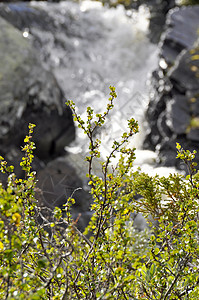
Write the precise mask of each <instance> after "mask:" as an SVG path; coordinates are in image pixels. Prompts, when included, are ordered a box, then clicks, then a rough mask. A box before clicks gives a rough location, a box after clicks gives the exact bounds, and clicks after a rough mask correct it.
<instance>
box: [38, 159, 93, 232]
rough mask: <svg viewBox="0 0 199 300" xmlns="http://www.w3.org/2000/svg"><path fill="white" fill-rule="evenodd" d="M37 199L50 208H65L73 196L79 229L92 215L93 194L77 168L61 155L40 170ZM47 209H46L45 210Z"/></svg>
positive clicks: (75, 216)
mask: <svg viewBox="0 0 199 300" xmlns="http://www.w3.org/2000/svg"><path fill="white" fill-rule="evenodd" d="M37 179H38V184H37V188H38V189H37V194H36V196H37V199H39V203H40V205H41V206H42V205H44V206H45V208H49V211H50V212H51V211H52V210H53V209H54V208H55V207H59V208H61V209H63V208H64V204H66V202H67V199H68V198H69V197H72V198H74V199H75V204H74V205H73V206H72V211H71V212H72V217H73V219H74V222H77V226H78V228H79V229H81V230H83V229H84V228H85V227H86V225H87V224H88V222H89V220H90V217H91V215H92V213H91V211H90V210H89V207H90V204H91V195H90V194H89V192H88V191H86V190H85V189H84V187H83V183H82V181H81V179H80V178H79V177H78V175H77V173H76V171H75V169H74V168H73V167H72V166H71V165H69V164H68V163H67V161H66V159H65V158H64V157H59V158H57V159H55V160H53V161H51V162H49V163H48V164H47V166H46V167H45V168H44V169H42V170H40V171H39V172H38V176H37ZM46 211H47V210H46V209H45V212H46Z"/></svg>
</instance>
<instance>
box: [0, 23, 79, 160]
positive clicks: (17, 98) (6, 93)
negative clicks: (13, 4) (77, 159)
mask: <svg viewBox="0 0 199 300" xmlns="http://www.w3.org/2000/svg"><path fill="white" fill-rule="evenodd" d="M0 28H1V31H0V90H1V94H0V151H1V152H2V151H4V152H6V149H7V148H9V149H10V147H12V146H15V147H17V148H19V147H20V146H21V145H22V144H23V139H24V137H25V135H26V134H27V131H28V129H27V127H28V123H29V122H31V123H34V124H36V129H35V133H34V141H35V143H36V146H37V150H36V155H37V156H38V157H39V158H40V159H44V160H48V159H50V158H51V157H53V156H57V155H59V154H60V153H61V152H62V151H63V149H64V146H66V145H67V144H69V143H70V142H71V141H72V140H73V139H74V137H75V128H74V124H73V119H72V112H71V110H70V109H69V108H68V107H66V105H65V104H64V97H63V94H62V92H61V90H60V88H59V86H58V84H57V81H56V80H55V78H54V76H53V75H52V73H51V72H49V71H46V70H45V69H44V68H43V67H42V63H41V61H40V60H39V58H38V54H37V52H36V51H35V50H34V49H33V47H32V43H31V41H30V40H29V39H26V38H24V37H23V35H22V32H20V31H19V30H17V29H16V28H14V27H13V26H12V25H11V24H9V23H8V22H7V21H5V20H4V19H2V18H0Z"/></svg>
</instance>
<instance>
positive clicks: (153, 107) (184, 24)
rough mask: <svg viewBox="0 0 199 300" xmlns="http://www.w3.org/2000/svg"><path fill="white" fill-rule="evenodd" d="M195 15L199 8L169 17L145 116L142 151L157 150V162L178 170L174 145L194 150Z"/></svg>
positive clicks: (197, 125)
mask: <svg viewBox="0 0 199 300" xmlns="http://www.w3.org/2000/svg"><path fill="white" fill-rule="evenodd" d="M198 15H199V6H194V7H183V8H181V9H175V10H173V11H172V13H170V15H169V18H168V21H167V24H168V26H169V29H168V30H167V31H166V33H165V34H164V35H163V36H162V38H161V39H162V44H161V46H162V48H161V50H160V63H159V68H158V69H157V70H156V71H155V72H154V73H153V76H152V80H151V83H152V86H153V87H152V91H151V93H150V103H149V107H148V110H147V113H146V119H147V121H148V125H149V129H148V132H147V136H146V138H145V142H144V148H147V147H148V148H149V149H151V148H153V149H154V150H157V151H158V153H159V162H160V163H162V164H163V165H166V166H177V167H179V168H181V164H180V163H179V161H177V160H176V142H180V143H181V144H182V147H184V148H185V149H189V150H190V151H191V150H193V149H195V150H198V144H197V142H198V141H199V71H198V70H199V40H198V36H197V29H198V28H199V18H198ZM183 28H186V29H183ZM198 161H199V158H198Z"/></svg>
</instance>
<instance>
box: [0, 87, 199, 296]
mask: <svg viewBox="0 0 199 300" xmlns="http://www.w3.org/2000/svg"><path fill="white" fill-rule="evenodd" d="M110 89H111V92H110V98H109V101H108V104H107V107H106V109H105V112H104V113H102V114H95V113H94V111H93V109H92V108H90V107H88V109H87V121H86V122H85V121H83V120H82V119H81V117H80V116H79V115H78V114H77V113H76V111H75V105H74V103H73V102H71V101H70V102H68V105H70V107H71V109H72V110H73V114H74V119H75V120H76V121H77V122H78V124H79V127H80V128H82V130H83V131H84V133H85V134H86V135H87V136H88V139H89V142H90V145H89V151H90V153H89V155H88V156H87V157H86V160H87V161H88V175H87V176H88V178H89V185H90V187H91V195H92V196H93V204H92V206H91V210H92V211H93V216H92V218H91V221H90V224H89V225H88V227H87V228H86V229H85V232H84V233H82V232H80V231H79V230H78V229H77V228H76V225H75V223H74V222H73V220H72V217H71V213H70V210H71V205H72V204H73V203H74V200H73V199H71V198H69V199H66V204H65V206H64V209H63V211H61V210H60V209H59V208H55V210H54V211H53V212H52V215H51V218H49V219H48V220H47V219H46V218H45V217H44V215H43V210H42V208H41V207H40V206H39V205H38V203H37V199H35V195H34V190H35V184H36V177H35V173H34V172H31V163H32V159H33V153H32V152H33V150H34V143H33V142H32V141H31V138H32V133H33V125H32V124H30V125H29V135H28V136H27V137H26V138H25V146H24V148H23V151H25V155H24V158H23V160H22V163H21V166H22V168H23V169H24V171H25V179H18V178H16V176H15V175H14V170H13V167H12V166H7V163H6V162H5V160H4V159H3V158H2V157H1V171H2V172H6V173H8V185H7V187H3V186H2V185H0V229H1V230H0V263H1V268H0V299H9V300H11V299H13V300H18V299H23V300H26V299H38V300H40V299H49V300H53V299H61V300H65V299H71V300H73V299H81V300H82V299H90V300H93V299H96V300H99V299H103V300H106V299H118V300H119V299H121V300H122V299H129V300H130V299H154V300H157V299H159V300H164V299H165V300H166V299H184V300H185V299H191V300H196V299H199V287H198V282H199V272H198V271H199V263H198V262H199V261H198V260H199V241H198V210H199V208H198V199H199V193H198V189H199V181H198V179H199V176H198V175H197V174H196V175H194V174H195V173H196V170H195V164H194V163H193V159H194V156H195V152H194V153H191V152H189V151H184V150H183V149H181V147H180V145H177V151H178V157H179V158H180V159H182V160H183V161H184V162H185V163H186V164H187V167H188V170H189V175H188V176H187V177H186V178H184V177H183V176H181V175H177V174H175V175H170V176H169V178H165V177H158V176H155V177H151V176H149V175H147V174H143V173H141V172H139V171H134V170H133V161H134V158H135V155H134V149H131V148H126V147H125V146H126V144H127V142H128V141H129V139H130V138H131V136H133V135H134V134H136V132H137V131H138V125H137V122H136V121H135V120H134V119H130V120H129V123H128V124H129V130H128V132H126V133H123V134H122V136H121V138H120V139H119V138H118V140H117V141H114V143H113V147H112V151H111V152H110V154H109V155H108V156H107V159H106V161H104V162H102V173H101V176H97V175H96V174H94V173H93V168H92V166H93V162H94V160H95V159H96V158H98V159H99V158H100V155H101V153H100V144H101V141H100V140H99V139H97V137H96V136H95V134H94V131H95V129H96V128H98V127H101V126H102V125H103V124H104V122H105V121H106V116H107V115H108V114H109V112H110V110H111V109H112V108H113V102H114V99H115V98H116V97H117V95H116V93H115V89H114V88H113V87H111V88H110ZM118 152H119V153H120V159H119V161H118V164H117V166H116V167H114V168H113V167H112V160H113V158H115V154H116V153H118ZM137 194H139V195H141V198H140V199H139V200H134V196H135V195H137ZM163 195H164V196H165V199H166V201H162V198H163ZM135 211H136V212H142V213H143V215H144V216H145V217H146V218H148V216H149V215H150V216H151V218H153V220H156V222H157V225H156V226H155V227H152V228H151V230H150V232H149V231H148V232H147V231H146V232H145V231H144V232H137V231H136V230H135V229H133V227H132V223H133V221H132V219H131V218H132V213H133V212H135ZM38 220H40V222H38Z"/></svg>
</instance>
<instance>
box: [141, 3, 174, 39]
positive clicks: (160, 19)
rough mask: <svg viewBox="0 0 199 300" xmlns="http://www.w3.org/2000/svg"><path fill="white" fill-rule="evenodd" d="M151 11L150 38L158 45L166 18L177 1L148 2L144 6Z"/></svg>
mask: <svg viewBox="0 0 199 300" xmlns="http://www.w3.org/2000/svg"><path fill="white" fill-rule="evenodd" d="M145 3H147V6H148V7H149V10H150V19H149V20H150V23H149V32H150V33H149V38H150V40H151V42H152V43H158V42H159V40H160V36H161V34H162V32H163V29H164V26H165V21H166V16H167V13H168V11H169V10H170V9H172V8H174V7H175V5H176V3H175V0H147V1H144V4H145Z"/></svg>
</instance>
